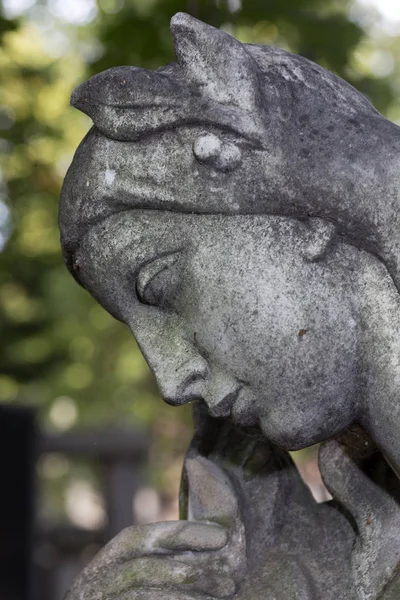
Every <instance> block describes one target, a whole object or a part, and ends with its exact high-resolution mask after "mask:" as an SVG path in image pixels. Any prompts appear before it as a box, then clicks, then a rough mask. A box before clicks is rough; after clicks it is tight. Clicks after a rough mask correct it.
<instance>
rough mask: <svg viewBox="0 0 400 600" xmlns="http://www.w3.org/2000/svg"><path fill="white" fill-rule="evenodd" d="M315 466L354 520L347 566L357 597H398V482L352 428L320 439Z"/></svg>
mask: <svg viewBox="0 0 400 600" xmlns="http://www.w3.org/2000/svg"><path fill="white" fill-rule="evenodd" d="M320 466H321V472H322V475H323V478H324V481H325V483H326V485H327V487H328V489H329V491H330V492H331V494H332V495H333V497H334V499H335V500H336V501H337V502H339V503H340V504H341V505H342V506H343V507H344V508H345V509H346V510H347V511H348V513H349V514H351V516H352V517H353V519H354V521H355V524H356V528H357V536H356V541H355V544H354V547H353V550H352V555H351V567H352V576H353V578H354V582H355V585H356V588H357V589H358V590H359V593H360V597H362V598H365V599H366V600H375V599H376V598H379V599H380V600H386V599H387V600H391V599H392V598H393V599H394V598H398V597H399V587H398V586H399V581H400V580H399V566H400V543H399V540H398V537H397V536H396V532H397V531H398V530H399V527H400V484H399V481H398V479H397V477H396V475H395V473H394V472H393V470H392V469H391V468H390V466H389V464H388V462H387V461H386V460H385V458H384V457H383V455H382V454H381V453H380V452H379V450H378V449H377V447H376V446H375V445H374V444H373V443H372V442H371V440H370V439H369V438H368V437H367V436H366V435H365V434H364V432H363V431H362V430H361V429H358V428H353V430H351V431H350V432H348V433H347V434H345V435H343V436H341V437H340V438H338V439H335V440H331V441H329V442H326V443H325V444H324V445H323V446H322V448H321V452H320Z"/></svg>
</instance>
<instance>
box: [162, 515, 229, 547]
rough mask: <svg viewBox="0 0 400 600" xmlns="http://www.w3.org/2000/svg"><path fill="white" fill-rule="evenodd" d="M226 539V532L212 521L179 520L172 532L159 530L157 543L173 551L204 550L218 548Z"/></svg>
mask: <svg viewBox="0 0 400 600" xmlns="http://www.w3.org/2000/svg"><path fill="white" fill-rule="evenodd" d="M227 541H228V532H227V530H226V529H224V528H222V527H220V526H219V525H214V524H212V523H195V522H193V521H180V522H179V526H177V527H176V528H175V529H174V531H173V532H172V533H169V532H164V533H163V532H160V538H159V540H158V541H157V544H158V546H159V547H160V548H162V549H165V550H171V551H174V552H184V551H185V550H191V551H196V552H204V551H207V550H220V549H221V548H223V547H224V546H225V545H226V543H227Z"/></svg>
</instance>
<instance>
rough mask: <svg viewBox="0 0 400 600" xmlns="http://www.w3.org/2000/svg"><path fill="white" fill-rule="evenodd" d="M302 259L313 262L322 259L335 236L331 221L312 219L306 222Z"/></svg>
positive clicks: (334, 228)
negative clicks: (306, 231)
mask: <svg viewBox="0 0 400 600" xmlns="http://www.w3.org/2000/svg"><path fill="white" fill-rule="evenodd" d="M308 228H309V231H308V233H307V237H306V241H305V248H304V257H305V259H306V260H308V261H310V262H313V261H316V260H319V259H321V258H323V257H324V255H325V253H326V250H327V248H328V246H329V245H330V244H331V242H332V240H333V238H334V237H335V234H336V227H335V225H334V224H333V223H332V222H331V221H327V220H325V219H320V218H319V217H313V218H311V219H309V221H308Z"/></svg>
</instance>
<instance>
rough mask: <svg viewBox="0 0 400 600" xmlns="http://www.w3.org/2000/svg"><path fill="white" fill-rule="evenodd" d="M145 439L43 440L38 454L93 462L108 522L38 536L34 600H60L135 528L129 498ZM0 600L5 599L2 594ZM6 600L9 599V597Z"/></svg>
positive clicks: (83, 434) (88, 436) (121, 435)
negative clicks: (114, 541)
mask: <svg viewBox="0 0 400 600" xmlns="http://www.w3.org/2000/svg"><path fill="white" fill-rule="evenodd" d="M148 446H149V437H148V435H147V434H146V433H144V432H143V431H140V430H135V429H133V428H129V429H122V430H121V429H113V428H107V429H97V430H88V431H76V432H69V433H64V434H61V435H48V436H42V437H41V439H40V447H39V452H40V453H41V454H48V453H57V454H61V455H64V456H66V457H68V458H74V457H77V458H89V459H95V460H96V461H97V462H98V464H99V466H100V468H101V472H102V480H103V490H104V497H105V499H106V511H107V523H106V525H105V527H104V528H103V529H99V530H96V531H87V530H84V529H80V528H79V527H74V526H72V525H68V526H66V525H62V526H57V527H54V526H49V527H46V528H45V529H43V528H42V530H41V531H38V532H37V535H36V544H35V567H36V575H37V576H36V586H35V600H62V598H63V597H64V595H65V593H66V591H67V589H68V588H69V586H70V585H71V583H72V581H73V579H74V578H75V577H76V576H77V575H78V573H79V572H80V571H81V570H82V569H83V568H84V567H85V566H86V564H87V563H88V562H89V561H90V560H91V559H92V557H93V556H94V554H96V552H97V551H98V550H99V549H100V548H101V547H102V546H103V545H104V544H105V543H106V542H107V541H108V540H110V539H111V538H112V537H113V536H114V535H116V534H117V533H119V531H121V530H122V529H124V528H125V527H128V526H129V525H133V524H134V514H133V498H134V496H135V494H136V492H137V491H138V489H139V488H140V485H141V484H142V483H143V481H142V478H143V471H144V470H145V467H146V464H147V457H148ZM0 600H3V596H1V595H0ZM7 600H8V598H7Z"/></svg>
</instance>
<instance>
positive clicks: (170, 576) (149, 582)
mask: <svg viewBox="0 0 400 600" xmlns="http://www.w3.org/2000/svg"><path fill="white" fill-rule="evenodd" d="M197 577H198V574H197V573H196V571H195V568H194V566H193V565H190V564H187V563H183V562H180V561H177V560H173V559H167V558H157V557H147V558H137V559H135V560H133V561H130V562H128V563H124V564H123V565H121V566H120V567H118V569H117V570H115V571H114V572H111V573H110V574H109V577H108V582H107V583H105V585H104V586H102V590H101V591H102V592H103V594H104V595H105V597H106V598H107V597H108V596H110V597H119V595H120V594H121V593H123V592H126V591H128V590H130V589H132V588H143V587H165V586H176V585H179V586H187V587H188V588H189V587H190V588H192V587H193V584H194V583H195V581H196V579H197Z"/></svg>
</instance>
